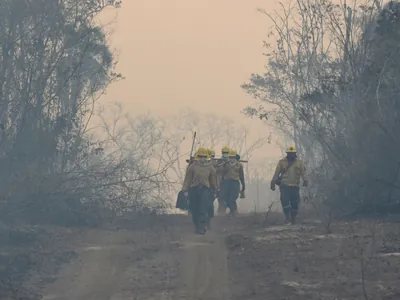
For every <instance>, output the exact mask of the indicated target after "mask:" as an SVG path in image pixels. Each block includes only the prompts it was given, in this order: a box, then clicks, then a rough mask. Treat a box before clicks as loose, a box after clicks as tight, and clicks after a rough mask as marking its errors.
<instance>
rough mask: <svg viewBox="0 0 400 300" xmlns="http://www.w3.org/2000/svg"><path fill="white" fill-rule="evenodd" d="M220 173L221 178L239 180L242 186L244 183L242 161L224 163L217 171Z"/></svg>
mask: <svg viewBox="0 0 400 300" xmlns="http://www.w3.org/2000/svg"><path fill="white" fill-rule="evenodd" d="M217 173H218V174H220V176H221V178H222V180H240V183H241V184H242V188H243V187H244V186H245V183H244V169H243V165H242V163H240V162H238V161H235V162H234V163H233V164H232V163H231V162H226V163H224V164H223V165H222V166H221V167H219V168H218V171H217Z"/></svg>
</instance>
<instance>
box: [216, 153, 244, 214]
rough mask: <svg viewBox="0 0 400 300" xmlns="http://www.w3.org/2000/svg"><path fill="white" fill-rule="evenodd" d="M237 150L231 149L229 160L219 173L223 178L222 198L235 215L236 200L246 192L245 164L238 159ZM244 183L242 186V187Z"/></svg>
mask: <svg viewBox="0 0 400 300" xmlns="http://www.w3.org/2000/svg"><path fill="white" fill-rule="evenodd" d="M236 154H237V153H236V151H235V150H231V151H229V154H228V161H227V162H225V163H223V165H222V166H221V167H220V168H219V173H220V174H221V176H222V178H223V183H222V182H221V191H220V199H221V198H222V199H221V200H223V201H224V202H225V203H226V206H227V207H228V208H229V211H230V212H229V213H230V215H232V216H235V215H236V213H237V204H236V200H237V198H238V197H239V193H241V194H244V190H245V187H246V186H245V182H244V170H243V165H242V164H241V163H240V162H239V161H237V160H236ZM240 185H242V188H240Z"/></svg>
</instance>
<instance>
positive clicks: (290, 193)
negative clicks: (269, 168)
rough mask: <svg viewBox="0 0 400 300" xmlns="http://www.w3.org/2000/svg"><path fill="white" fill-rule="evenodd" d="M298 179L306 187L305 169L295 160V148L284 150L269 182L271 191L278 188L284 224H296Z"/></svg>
mask: <svg viewBox="0 0 400 300" xmlns="http://www.w3.org/2000/svg"><path fill="white" fill-rule="evenodd" d="M300 177H301V179H303V186H305V187H306V186H307V185H308V181H307V179H306V168H305V166H304V163H303V162H302V161H301V160H299V159H297V151H296V147H294V146H291V147H289V148H288V149H287V150H286V157H285V158H283V159H281V160H280V161H279V162H278V165H277V166H276V170H275V173H274V176H273V178H272V180H271V190H273V191H275V185H278V186H279V189H280V192H281V196H280V198H281V204H282V209H283V213H284V214H285V223H286V224H290V223H292V224H294V223H295V222H296V216H297V213H298V210H299V203H300Z"/></svg>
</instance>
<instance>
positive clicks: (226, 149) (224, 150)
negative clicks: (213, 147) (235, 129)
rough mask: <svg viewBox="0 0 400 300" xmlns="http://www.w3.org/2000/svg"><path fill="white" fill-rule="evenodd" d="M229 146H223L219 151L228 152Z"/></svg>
mask: <svg viewBox="0 0 400 300" xmlns="http://www.w3.org/2000/svg"><path fill="white" fill-rule="evenodd" d="M229 150H230V149H229V148H228V146H225V147H224V148H222V150H221V152H222V153H229Z"/></svg>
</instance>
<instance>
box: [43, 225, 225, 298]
mask: <svg viewBox="0 0 400 300" xmlns="http://www.w3.org/2000/svg"><path fill="white" fill-rule="evenodd" d="M170 230H173V231H175V232H172V233H171V232H169V234H168V235H165V234H164V235H157V236H153V237H152V239H151V238H150V239H147V240H146V242H140V240H138V239H137V238H136V242H133V241H132V232H114V233H110V232H106V233H102V232H99V233H98V234H97V235H96V236H91V238H90V239H91V242H89V241H87V242H86V241H85V242H84V243H83V244H82V245H79V247H77V248H76V249H75V250H76V251H77V252H78V258H77V259H76V260H74V261H72V262H71V263H70V264H69V265H66V266H65V267H64V268H63V269H62V270H61V271H60V273H59V274H58V275H57V278H56V280H55V281H54V282H53V283H51V284H49V285H48V286H47V288H46V293H45V296H44V297H43V298H42V300H125V299H126V300H128V299H129V300H131V299H135V300H142V299H143V300H150V299H157V300H175V299H182V300H183V299H186V300H200V299H201V300H214V299H215V300H217V299H218V300H225V299H230V297H229V287H228V269H227V252H226V248H225V244H224V236H223V235H222V234H219V233H217V232H212V231H210V232H208V233H207V234H206V235H205V236H197V235H194V234H192V233H191V226H190V224H189V222H188V220H187V224H185V226H179V227H174V228H171V229H170Z"/></svg>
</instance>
